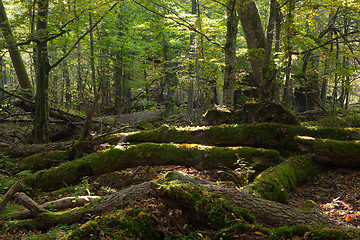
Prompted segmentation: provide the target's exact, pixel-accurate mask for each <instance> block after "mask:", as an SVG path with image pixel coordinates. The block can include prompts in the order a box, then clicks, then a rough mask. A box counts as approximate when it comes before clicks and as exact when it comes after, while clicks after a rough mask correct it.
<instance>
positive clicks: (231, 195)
mask: <svg viewBox="0 0 360 240" xmlns="http://www.w3.org/2000/svg"><path fill="white" fill-rule="evenodd" d="M168 180H169V181H168V183H169V184H171V181H176V183H177V184H178V183H179V182H180V183H186V184H194V186H197V187H200V188H201V189H204V190H206V191H209V192H213V193H218V194H221V195H222V196H223V197H224V198H225V199H227V200H228V201H229V202H230V203H232V204H234V205H236V206H237V207H240V208H244V209H248V211H249V212H250V213H251V214H252V215H253V216H254V217H255V219H256V221H257V222H258V223H260V224H264V225H266V226H283V225H287V226H291V225H314V226H323V227H331V228H335V227H336V228H349V227H350V226H349V225H347V224H345V223H341V222H339V221H337V220H335V219H331V218H329V217H328V216H326V215H325V214H323V213H322V212H321V210H320V209H319V208H317V207H316V206H310V207H309V206H306V207H303V208H296V207H292V206H289V205H284V204H281V203H277V202H273V201H268V200H264V199H262V198H259V197H256V196H252V195H249V194H247V193H245V192H242V191H240V190H239V189H236V188H233V187H229V186H226V185H222V184H219V183H213V182H209V181H206V180H204V179H200V178H197V177H193V176H191V175H185V174H183V173H178V172H173V173H172V174H171V176H170V178H169V179H168ZM170 180H171V181H170ZM161 184H164V182H163V180H162V181H154V182H145V183H141V184H138V185H135V186H132V187H129V188H127V189H124V190H121V191H119V192H116V193H113V194H111V195H108V196H105V197H103V198H101V199H100V200H98V201H96V202H94V203H90V204H88V205H86V206H85V207H81V208H75V209H72V210H69V211H67V212H66V213H63V214H61V213H57V214H56V215H54V214H51V213H49V212H43V213H40V214H39V215H38V217H36V218H34V219H31V220H26V221H21V220H19V221H12V222H5V224H7V226H8V227H10V228H31V229H48V228H51V227H53V226H55V225H57V224H71V223H75V222H83V221H85V220H86V219H87V216H95V215H98V214H101V213H103V212H105V211H108V210H112V209H114V208H124V207H125V206H126V205H127V204H128V203H129V202H130V201H136V200H141V199H146V198H148V197H150V196H152V197H159V198H161V199H162V198H164V197H165V198H169V196H168V195H164V193H163V192H162V191H159V190H158V189H159V188H158V187H159V186H161ZM165 184H166V183H165ZM173 197H174V198H175V196H173ZM174 200H175V201H177V200H178V199H174Z"/></svg>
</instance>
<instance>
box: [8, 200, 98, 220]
mask: <svg viewBox="0 0 360 240" xmlns="http://www.w3.org/2000/svg"><path fill="white" fill-rule="evenodd" d="M98 199H100V197H99V196H79V197H65V198H61V199H58V200H55V201H51V202H46V203H44V204H41V205H40V207H41V208H43V209H46V210H49V211H60V210H65V209H69V208H75V207H81V206H84V205H86V204H88V203H91V202H93V201H95V200H98ZM33 217H35V214H33V212H31V211H30V210H27V209H26V210H23V211H20V212H18V213H15V214H13V215H11V216H9V217H8V218H7V219H9V220H12V219H28V218H33Z"/></svg>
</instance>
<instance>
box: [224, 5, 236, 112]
mask: <svg viewBox="0 0 360 240" xmlns="http://www.w3.org/2000/svg"><path fill="white" fill-rule="evenodd" d="M235 2H236V0H229V1H228V2H227V6H228V8H227V22H226V43H225V73H224V87H223V92H224V95H223V96H224V98H223V101H224V105H225V106H226V107H227V108H229V109H233V108H234V93H235V82H236V76H235V66H236V37H237V29H238V23H239V19H238V17H237V15H236V11H235Z"/></svg>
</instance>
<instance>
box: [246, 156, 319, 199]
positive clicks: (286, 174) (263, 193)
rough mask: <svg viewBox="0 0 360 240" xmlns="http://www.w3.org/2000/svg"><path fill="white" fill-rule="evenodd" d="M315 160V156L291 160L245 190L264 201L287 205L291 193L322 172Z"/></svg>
mask: <svg viewBox="0 0 360 240" xmlns="http://www.w3.org/2000/svg"><path fill="white" fill-rule="evenodd" d="M314 159H315V157H314V155H305V156H296V157H292V158H289V159H287V160H286V161H284V162H282V163H280V164H278V165H276V166H274V167H271V168H269V169H267V170H265V171H264V172H262V173H261V174H260V175H258V176H257V177H256V178H255V180H254V182H253V183H252V184H250V185H248V186H246V188H245V189H246V190H250V191H251V192H253V193H255V194H256V195H259V196H260V197H262V198H264V199H268V200H272V201H277V202H281V203H285V202H286V201H287V199H288V195H289V192H290V191H292V190H294V189H295V188H296V187H297V186H299V184H301V183H303V182H304V181H306V180H308V179H310V178H312V177H313V176H314V175H315V174H317V173H319V172H320V171H321V170H322V166H321V165H320V164H318V163H316V162H315V161H314Z"/></svg>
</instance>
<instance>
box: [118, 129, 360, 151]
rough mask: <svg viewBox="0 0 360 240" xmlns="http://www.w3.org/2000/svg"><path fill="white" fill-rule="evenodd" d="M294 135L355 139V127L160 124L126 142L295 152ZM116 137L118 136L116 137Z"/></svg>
mask: <svg viewBox="0 0 360 240" xmlns="http://www.w3.org/2000/svg"><path fill="white" fill-rule="evenodd" d="M296 135H303V136H312V137H318V138H332V139H338V140H359V139H360V131H359V130H357V129H339V128H321V129H313V128H306V127H303V126H292V125H284V124H275V123H260V124H241V125H222V126H214V127H202V128H197V129H196V128H194V129H191V128H177V127H168V126H163V127H161V128H158V129H154V130H150V131H143V132H137V133H133V134H129V135H127V136H126V141H129V142H130V143H134V142H158V143H166V142H168V143H170V142H174V143H198V144H207V145H217V146H252V147H263V148H272V149H278V150H280V151H299V147H298V145H297V143H296V142H295V141H294V137H295V136H296ZM117 138H118V139H119V138H120V137H117Z"/></svg>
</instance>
